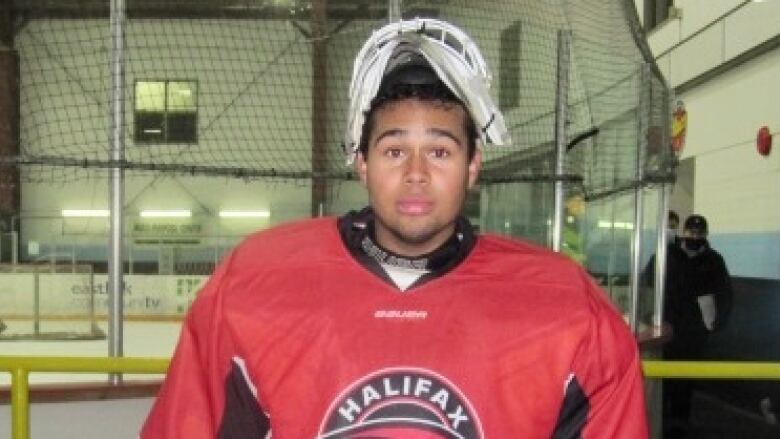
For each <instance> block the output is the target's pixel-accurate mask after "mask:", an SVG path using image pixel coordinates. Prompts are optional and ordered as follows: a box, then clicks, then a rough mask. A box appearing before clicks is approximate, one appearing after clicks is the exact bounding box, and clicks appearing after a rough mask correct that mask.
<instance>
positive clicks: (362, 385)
mask: <svg viewBox="0 0 780 439" xmlns="http://www.w3.org/2000/svg"><path fill="white" fill-rule="evenodd" d="M369 437H370V438H386V439H401V438H403V439H423V438H424V439H456V438H457V439H483V438H484V435H483V433H482V427H481V425H480V422H479V419H478V418H477V415H476V413H475V412H474V409H473V408H472V406H471V404H470V403H469V402H468V400H467V399H466V397H465V396H464V395H463V394H462V393H461V392H460V391H459V390H458V389H457V388H456V387H455V386H454V385H453V384H452V383H450V382H449V381H448V380H447V379H445V378H444V377H442V376H440V375H437V374H435V373H433V372H431V371H428V370H424V369H411V368H397V369H395V368H394V369H384V370H381V371H379V372H376V373H374V374H371V375H369V376H367V377H365V378H363V379H360V380H359V381H357V382H356V383H354V384H352V385H351V386H350V387H349V388H348V389H346V390H345V391H344V392H343V393H342V394H341V395H339V397H338V398H337V399H336V400H335V401H334V402H333V403H332V404H331V406H330V408H329V409H328V413H327V414H326V416H325V419H323V422H322V425H321V426H320V432H319V436H318V438H319V439H336V438H338V439H357V438H369Z"/></svg>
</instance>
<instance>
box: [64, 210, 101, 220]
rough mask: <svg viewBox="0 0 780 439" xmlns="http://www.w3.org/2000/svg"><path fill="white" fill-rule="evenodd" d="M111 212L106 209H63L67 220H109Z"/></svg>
mask: <svg viewBox="0 0 780 439" xmlns="http://www.w3.org/2000/svg"><path fill="white" fill-rule="evenodd" d="M110 215H111V212H110V211H108V210H106V209H63V210H62V216H64V217H67V218H108V217H109V216H110Z"/></svg>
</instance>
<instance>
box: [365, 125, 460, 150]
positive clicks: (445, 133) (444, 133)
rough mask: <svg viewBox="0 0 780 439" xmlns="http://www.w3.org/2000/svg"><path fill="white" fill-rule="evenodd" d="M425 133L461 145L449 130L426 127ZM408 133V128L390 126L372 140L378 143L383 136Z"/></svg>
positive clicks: (396, 135)
mask: <svg viewBox="0 0 780 439" xmlns="http://www.w3.org/2000/svg"><path fill="white" fill-rule="evenodd" d="M425 133H426V134H428V135H429V136H434V137H446V138H448V139H450V140H452V141H453V142H455V143H456V144H457V145H458V146H463V145H462V143H461V141H460V139H458V137H457V136H456V135H455V134H453V133H452V132H451V131H449V130H446V129H442V128H428V129H426V130H425ZM408 135H409V130H405V129H402V128H390V129H389V130H386V131H383V132H382V133H381V134H380V135H379V136H377V138H376V140H374V143H379V142H380V141H381V140H382V139H384V138H385V137H405V136H408Z"/></svg>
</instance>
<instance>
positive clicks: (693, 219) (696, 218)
mask: <svg viewBox="0 0 780 439" xmlns="http://www.w3.org/2000/svg"><path fill="white" fill-rule="evenodd" d="M683 229H685V230H690V231H692V232H699V233H703V234H705V235H706V234H707V233H708V228H707V219H706V218H704V217H703V216H701V215H696V214H693V215H691V216H689V217H688V218H687V219H686V220H685V225H684V226H683Z"/></svg>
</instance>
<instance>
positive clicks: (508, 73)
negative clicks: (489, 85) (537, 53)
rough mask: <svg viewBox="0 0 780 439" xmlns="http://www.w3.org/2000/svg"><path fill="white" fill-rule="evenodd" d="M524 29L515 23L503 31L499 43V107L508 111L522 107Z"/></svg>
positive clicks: (517, 22) (518, 22)
mask: <svg viewBox="0 0 780 439" xmlns="http://www.w3.org/2000/svg"><path fill="white" fill-rule="evenodd" d="M521 31H522V28H521V25H520V21H515V22H514V23H512V24H511V25H510V26H509V27H507V28H505V29H504V30H502V31H501V40H500V42H499V58H498V71H499V76H498V78H499V81H500V82H499V93H498V105H499V107H500V108H501V109H502V110H504V111H507V110H509V109H512V108H517V106H518V105H520V79H521V77H520V74H521V72H520V61H521V58H522V53H521V50H522V41H521V37H522V34H521Z"/></svg>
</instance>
